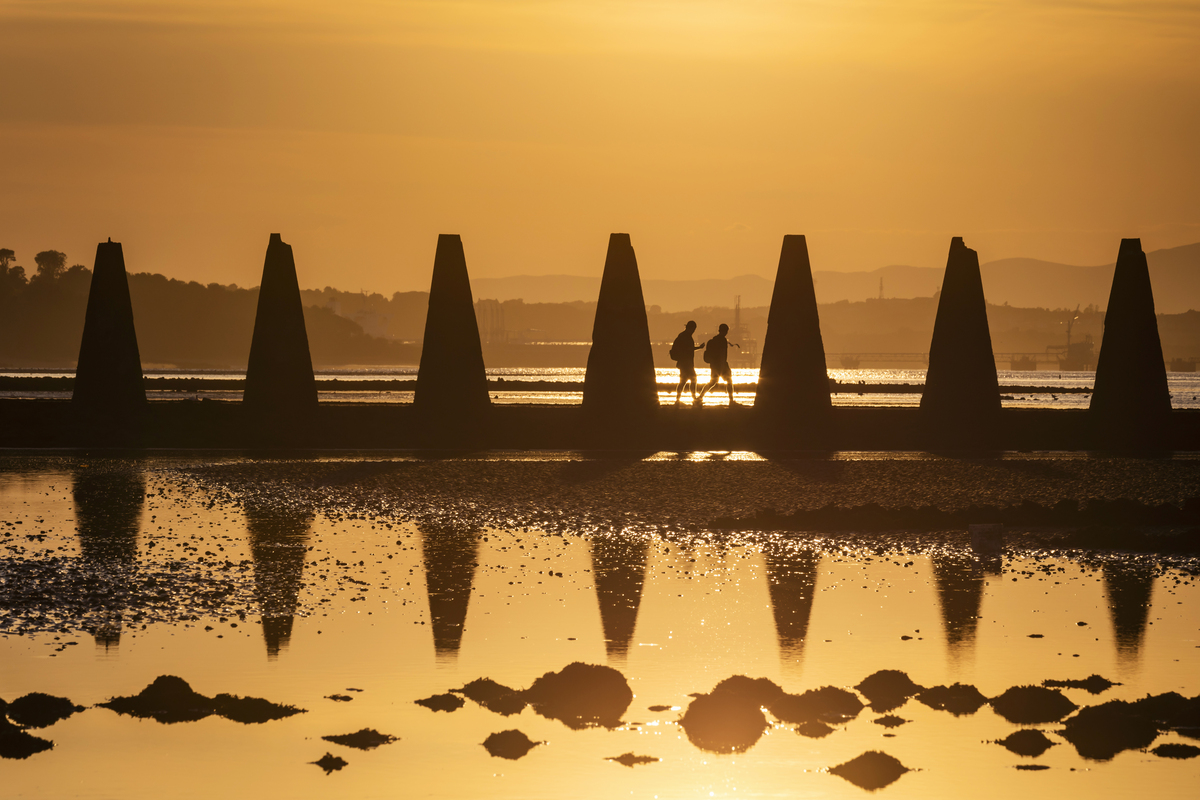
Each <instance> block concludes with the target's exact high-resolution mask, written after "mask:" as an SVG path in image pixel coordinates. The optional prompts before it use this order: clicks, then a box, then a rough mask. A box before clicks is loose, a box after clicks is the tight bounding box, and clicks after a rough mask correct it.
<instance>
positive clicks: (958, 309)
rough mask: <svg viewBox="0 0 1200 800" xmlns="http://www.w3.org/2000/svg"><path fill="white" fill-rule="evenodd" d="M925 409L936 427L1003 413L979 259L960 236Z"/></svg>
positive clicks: (941, 307) (949, 267) (933, 346)
mask: <svg viewBox="0 0 1200 800" xmlns="http://www.w3.org/2000/svg"><path fill="white" fill-rule="evenodd" d="M921 410H922V411H923V412H924V413H925V415H926V416H927V417H929V418H930V419H933V420H935V424H937V423H941V422H948V423H953V422H965V421H978V420H983V419H986V418H989V417H992V416H993V415H995V414H997V413H999V411H1000V382H999V380H998V378H997V376H996V361H995V358H994V357H993V355H992V336H991V333H990V331H989V330H988V320H987V305H986V304H985V302H984V299H983V280H982V278H981V277H980V274H979V255H978V254H977V253H976V252H975V251H974V250H972V249H970V248H969V247H967V246H966V245H965V244H963V240H962V238H961V237H958V236H956V237H954V238H953V239H952V240H951V242H950V255H949V257H948V258H947V260H946V274H945V278H944V280H943V281H942V294H941V298H940V299H939V300H938V309H937V318H936V319H935V321H934V324H933V339H932V340H931V341H930V343H929V369H928V371H927V372H926V374H925V390H924V392H923V393H922V394H921Z"/></svg>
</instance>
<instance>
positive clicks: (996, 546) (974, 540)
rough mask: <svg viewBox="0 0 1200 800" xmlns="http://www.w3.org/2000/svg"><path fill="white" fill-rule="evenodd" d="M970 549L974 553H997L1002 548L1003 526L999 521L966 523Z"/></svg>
mask: <svg viewBox="0 0 1200 800" xmlns="http://www.w3.org/2000/svg"><path fill="white" fill-rule="evenodd" d="M967 530H968V531H970V533H971V549H972V550H974V551H975V552H976V553H999V552H1000V551H1001V550H1003V549H1004V526H1003V525H1001V524H999V523H988V524H985V525H968V526H967Z"/></svg>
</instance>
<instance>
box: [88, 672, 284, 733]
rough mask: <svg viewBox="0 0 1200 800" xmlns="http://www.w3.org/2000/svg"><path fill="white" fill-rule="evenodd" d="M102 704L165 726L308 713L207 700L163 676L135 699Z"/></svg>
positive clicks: (249, 701) (230, 699) (224, 698)
mask: <svg viewBox="0 0 1200 800" xmlns="http://www.w3.org/2000/svg"><path fill="white" fill-rule="evenodd" d="M98 705H99V706H100V707H101V708H107V709H110V710H112V711H115V712H117V713H118V714H126V715H128V716H131V717H139V718H142V719H153V720H155V721H157V722H162V723H165V724H172V723H176V722H195V721H196V720H201V719H204V718H205V717H209V716H212V715H214V714H215V715H216V716H219V717H225V718H226V719H229V720H233V721H234V722H240V723H242V724H259V723H263V722H269V721H271V720H276V719H283V718H284V717H290V716H292V715H293V714H302V713H304V709H302V708H296V707H295V706H287V705H280V704H278V703H272V702H270V701H269V700H264V699H262V698H261V697H238V696H237V695H232V694H219V695H217V696H216V697H205V696H204V695H202V694H200V693H199V692H196V691H194V690H193V689H192V687H191V686H189V685H188V682H187V681H185V680H184V679H183V678H179V677H176V676H174V675H160V676H158V677H157V678H155V679H154V681H153V682H152V683H151V684H150V685H149V686H147V687H146V688H145V689H143V690H142V691H141V692H139V693H138V694H136V695H133V696H132V697H114V698H112V699H111V700H109V701H108V702H105V703H99V704H98Z"/></svg>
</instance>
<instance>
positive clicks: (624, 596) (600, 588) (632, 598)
mask: <svg viewBox="0 0 1200 800" xmlns="http://www.w3.org/2000/svg"><path fill="white" fill-rule="evenodd" d="M649 548H650V545H649V544H648V543H647V542H645V541H642V540H639V539H625V538H623V537H622V538H613V537H607V536H597V537H595V538H594V539H592V574H594V575H595V576H596V599H597V600H598V601H599V603H600V622H601V624H602V625H603V626H604V646H605V650H606V651H607V653H608V660H609V661H610V662H611V661H615V660H624V659H625V658H626V657H627V656H628V655H629V646H630V645H631V644H632V643H633V634H634V631H635V630H636V629H637V618H638V609H639V608H640V607H641V604H642V587H643V585H644V584H645V582H646V557H647V552H648V551H649Z"/></svg>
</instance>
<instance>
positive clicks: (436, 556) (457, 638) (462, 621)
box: [420, 525, 482, 661]
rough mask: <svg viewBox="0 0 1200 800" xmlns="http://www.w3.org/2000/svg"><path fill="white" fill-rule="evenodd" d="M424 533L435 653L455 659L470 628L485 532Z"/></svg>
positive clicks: (431, 530)
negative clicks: (473, 594)
mask: <svg viewBox="0 0 1200 800" xmlns="http://www.w3.org/2000/svg"><path fill="white" fill-rule="evenodd" d="M420 532H421V554H422V557H423V560H424V562H425V586H426V590H427V591H428V593H429V618H430V623H431V624H432V626H433V647H434V651H435V653H436V655H437V658H438V660H439V661H441V660H450V659H454V658H457V657H458V650H459V648H460V647H461V646H462V637H463V631H464V630H465V628H466V623H467V608H468V606H470V603H471V587H472V584H473V583H474V580H475V567H476V566H477V565H478V561H479V540H480V538H481V536H482V532H481V531H480V530H478V529H476V528H455V527H432V526H429V525H423V526H421V527H420Z"/></svg>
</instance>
